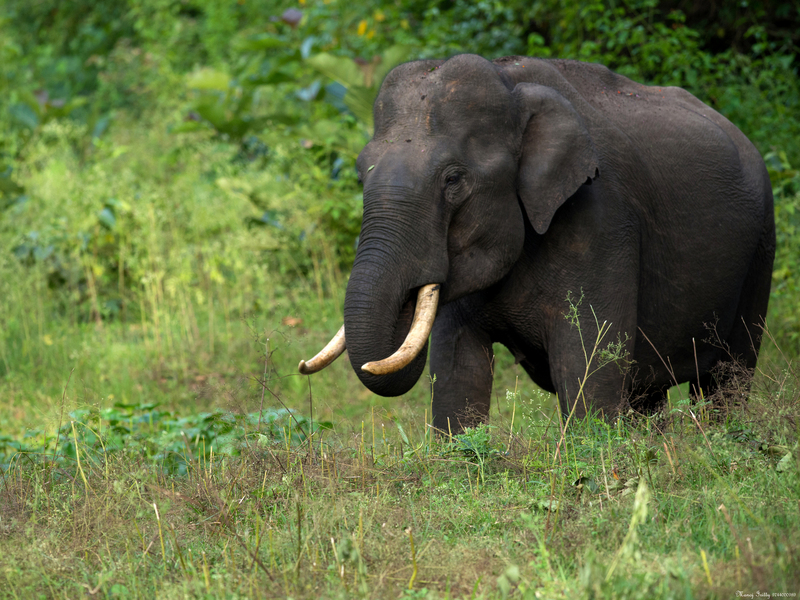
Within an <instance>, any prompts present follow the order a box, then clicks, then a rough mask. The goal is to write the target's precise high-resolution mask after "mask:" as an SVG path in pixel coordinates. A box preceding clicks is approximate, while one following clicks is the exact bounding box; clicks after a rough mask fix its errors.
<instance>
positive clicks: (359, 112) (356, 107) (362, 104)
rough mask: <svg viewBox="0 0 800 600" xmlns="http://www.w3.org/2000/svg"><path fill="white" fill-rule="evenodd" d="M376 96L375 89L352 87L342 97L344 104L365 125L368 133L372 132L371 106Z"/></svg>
mask: <svg viewBox="0 0 800 600" xmlns="http://www.w3.org/2000/svg"><path fill="white" fill-rule="evenodd" d="M377 94H378V89H377V88H365V87H359V86H353V87H351V88H348V89H347V93H346V94H345V96H344V103H345V106H347V108H349V109H350V112H352V113H353V114H354V115H355V116H356V118H357V119H359V120H360V121H363V122H364V123H366V125H367V127H368V128H369V130H370V131H372V125H373V124H372V105H373V103H374V102H375V96H377Z"/></svg>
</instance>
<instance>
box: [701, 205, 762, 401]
mask: <svg viewBox="0 0 800 600" xmlns="http://www.w3.org/2000/svg"><path fill="white" fill-rule="evenodd" d="M770 214H771V213H770ZM774 258H775V225H774V223H773V221H772V219H771V218H768V219H767V224H766V227H765V231H764V233H763V234H762V236H761V240H760V242H759V245H758V247H757V248H756V252H755V254H754V256H753V260H752V262H751V263H750V267H749V269H748V271H747V276H746V277H745V280H744V284H743V285H742V295H741V296H740V298H739V305H738V306H737V307H736V318H735V320H734V323H733V327H732V328H731V332H730V334H729V335H728V339H727V344H726V348H725V350H726V354H727V355H723V358H722V359H721V360H722V361H723V362H727V363H728V364H720V365H717V368H716V369H715V370H714V372H713V375H710V376H706V382H707V385H708V389H706V388H705V387H704V391H705V393H706V397H712V396H713V395H714V392H716V391H720V392H721V395H720V394H718V395H717V396H716V398H715V405H717V406H718V407H724V406H730V405H731V404H732V403H733V404H735V403H739V402H742V401H744V400H745V399H746V398H747V396H748V394H749V393H750V383H751V381H752V377H751V374H752V372H753V370H754V369H755V368H756V362H757V360H758V351H759V349H760V347H761V336H762V327H763V326H764V325H765V323H766V316H767V304H768V303H769V291H770V284H771V282H772V262H773V259H774ZM701 383H703V382H702V381H701Z"/></svg>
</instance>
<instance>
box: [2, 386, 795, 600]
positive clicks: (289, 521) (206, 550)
mask: <svg viewBox="0 0 800 600" xmlns="http://www.w3.org/2000/svg"><path fill="white" fill-rule="evenodd" d="M795 377H796V374H795ZM764 381H766V382H769V378H767V377H764ZM796 383H797V380H796V379H793V380H792V379H788V378H787V379H785V380H783V381H778V382H777V384H778V386H779V387H778V388H774V389H771V390H770V389H767V388H766V387H765V386H761V388H762V389H760V390H759V391H758V392H757V393H754V394H753V398H752V400H751V403H750V405H749V407H748V408H747V409H739V410H737V411H735V412H733V413H731V414H730V415H729V416H728V418H727V419H725V420H719V419H714V418H713V415H712V413H711V411H710V410H709V407H708V406H698V405H692V404H691V403H690V402H689V401H687V400H684V401H677V402H673V403H672V406H671V408H668V409H667V411H666V412H665V413H664V414H663V415H660V416H658V417H655V418H651V419H641V418H630V419H628V418H626V419H623V420H620V421H618V422H617V423H614V424H611V423H607V422H605V421H601V420H593V419H587V420H585V421H580V422H576V423H574V424H573V426H572V428H571V430H570V431H569V432H568V433H567V434H566V435H564V434H563V433H562V432H561V431H560V430H559V426H558V418H557V417H555V418H554V416H553V414H552V413H548V411H543V410H541V409H539V408H538V407H535V406H534V405H533V403H532V401H530V400H528V399H525V398H524V397H520V396H519V394H516V395H515V394H513V393H510V394H509V395H508V401H509V402H510V403H511V404H512V406H511V407H510V408H511V410H512V412H513V414H514V423H513V426H512V423H510V422H509V421H508V420H506V419H503V418H497V419H495V420H494V424H493V425H492V426H490V427H486V426H481V427H480V428H478V429H476V430H468V431H467V432H466V433H465V434H463V435H461V436H454V437H453V438H449V437H447V436H444V437H442V438H437V437H436V436H434V435H432V432H431V430H430V429H428V428H426V427H425V426H424V421H423V418H422V416H421V415H419V414H416V415H415V414H413V411H408V412H400V413H399V414H398V413H395V414H394V415H390V414H388V413H387V411H385V410H384V409H378V410H372V411H370V413H369V415H370V418H369V419H367V420H365V421H363V422H361V423H360V424H359V423H354V422H352V421H346V422H343V421H340V422H339V423H337V424H328V423H322V424H320V423H319V422H318V425H317V426H313V425H312V424H311V423H310V422H309V419H307V418H306V417H299V415H298V417H299V418H298V421H293V420H290V419H289V418H287V416H286V414H285V413H282V414H281V413H276V412H275V411H274V410H270V411H268V412H267V413H265V414H263V415H262V419H261V423H260V425H259V423H258V415H257V414H253V415H249V416H242V417H234V416H231V415H229V414H228V413H219V414H216V415H201V416H199V417H189V418H183V419H179V418H176V416H175V415H173V414H171V413H169V412H168V411H163V410H159V409H157V408H154V407H152V406H140V407H117V408H115V409H111V410H105V411H98V412H95V413H94V414H90V413H89V412H82V413H81V412H78V413H75V412H73V413H72V414H69V415H65V417H64V418H65V424H64V426H63V427H62V430H61V439H60V442H59V446H58V451H57V452H56V451H55V440H52V439H46V440H41V439H36V440H31V441H32V442H39V443H41V445H40V446H38V447H36V446H35V444H32V445H31V447H29V448H28V449H27V450H25V449H21V451H20V452H18V453H16V454H14V455H11V454H10V453H8V452H7V454H6V457H7V458H6V460H8V459H9V457H10V461H9V462H8V463H7V465H6V469H5V470H4V473H3V481H2V488H0V499H1V500H0V502H2V506H3V510H2V520H1V521H0V526H1V527H2V533H3V535H2V537H0V557H1V558H0V574H1V575H0V576H1V577H3V578H4V579H5V582H6V584H5V585H3V586H0V589H1V590H4V591H2V592H0V595H1V596H2V597H9V598H11V597H18V598H27V597H64V598H72V597H75V596H78V595H84V594H86V593H87V592H90V593H91V595H95V594H100V597H142V598H148V597H156V596H158V597H164V598H170V597H197V598H203V597H221V598H234V597H249V598H257V597H283V596H288V597H294V598H319V597H326V598H327V597H333V598H335V597H342V598H349V597H400V596H403V597H420V598H427V597H430V598H462V597H464V598H466V597H480V598H501V597H509V596H513V597H531V598H534V597H548V598H551V597H563V598H574V597H587V598H588V597H593V598H620V597H630V598H671V597H684V598H686V597H692V598H727V597H733V596H734V595H735V594H736V592H737V590H742V591H744V592H747V591H755V590H770V591H772V592H780V591H789V592H791V591H794V590H797V589H798V585H800V579H798V573H800V555H798V552H800V543H799V542H798V540H797V538H796V535H795V532H796V531H797V527H798V524H800V515H799V514H798V505H797V498H798V496H799V494H800V469H799V468H798V462H797V459H798V457H797V446H796V442H795V440H796V421H795V419H796V417H797V402H798V397H797V389H796V387H792V386H793V385H796ZM297 402H298V403H300V402H302V400H300V399H297ZM67 420H69V421H70V422H69V423H67ZM319 425H322V426H321V427H320V426H319ZM220 431H222V434H219V433H220ZM781 431H783V432H784V433H779V432H781ZM218 434H219V435H218ZM309 434H310V435H309ZM101 439H103V440H104V444H100V440H101ZM792 444H795V445H794V449H793V450H792V449H791V448H792V446H791V445H792ZM212 446H213V448H214V449H213V450H212ZM7 450H8V449H7Z"/></svg>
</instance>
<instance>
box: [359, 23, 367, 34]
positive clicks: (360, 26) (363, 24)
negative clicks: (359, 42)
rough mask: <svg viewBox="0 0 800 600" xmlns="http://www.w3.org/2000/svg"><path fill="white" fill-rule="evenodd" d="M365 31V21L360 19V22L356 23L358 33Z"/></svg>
mask: <svg viewBox="0 0 800 600" xmlns="http://www.w3.org/2000/svg"><path fill="white" fill-rule="evenodd" d="M366 32H367V22H366V21H365V20H362V21H361V23H359V24H358V35H364V34H365V33H366Z"/></svg>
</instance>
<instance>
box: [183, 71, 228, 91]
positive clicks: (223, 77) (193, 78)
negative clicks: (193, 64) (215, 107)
mask: <svg viewBox="0 0 800 600" xmlns="http://www.w3.org/2000/svg"><path fill="white" fill-rule="evenodd" d="M230 81H231V78H230V76H228V74H227V73H223V72H222V71H215V70H214V69H208V68H205V69H200V70H199V71H195V72H194V73H192V74H191V75H189V77H188V78H187V80H186V85H188V86H189V87H190V88H193V89H195V90H214V91H218V92H225V91H227V90H228V86H229V84H230Z"/></svg>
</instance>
